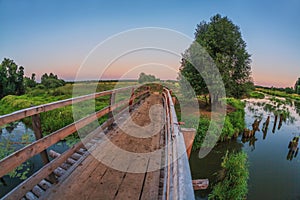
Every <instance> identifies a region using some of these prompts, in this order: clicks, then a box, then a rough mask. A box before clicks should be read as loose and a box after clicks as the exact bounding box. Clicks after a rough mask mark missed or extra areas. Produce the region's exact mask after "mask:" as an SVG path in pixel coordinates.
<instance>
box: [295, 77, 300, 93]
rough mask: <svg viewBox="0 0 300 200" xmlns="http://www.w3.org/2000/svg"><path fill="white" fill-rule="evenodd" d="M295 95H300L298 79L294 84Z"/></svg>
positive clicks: (299, 81)
mask: <svg viewBox="0 0 300 200" xmlns="http://www.w3.org/2000/svg"><path fill="white" fill-rule="evenodd" d="M295 93H297V94H300V78H298V80H297V81H296V83H295Z"/></svg>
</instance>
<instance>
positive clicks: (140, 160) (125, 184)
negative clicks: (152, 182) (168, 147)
mask: <svg viewBox="0 0 300 200" xmlns="http://www.w3.org/2000/svg"><path fill="white" fill-rule="evenodd" d="M148 162H149V160H148V159H146V158H144V157H137V158H136V159H135V160H133V161H132V162H131V164H130V166H129V170H128V171H134V169H136V168H138V169H139V171H144V173H128V172H127V173H126V175H125V177H124V179H123V181H122V184H121V185H120V188H119V189H118V193H117V195H116V197H115V199H117V200H123V199H124V200H125V199H128V200H129V199H139V198H140V196H141V192H142V188H143V184H144V179H145V175H146V174H145V172H146V170H147V167H148V164H149V163H148Z"/></svg>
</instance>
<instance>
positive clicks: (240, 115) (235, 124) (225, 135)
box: [182, 98, 245, 150]
mask: <svg viewBox="0 0 300 200" xmlns="http://www.w3.org/2000/svg"><path fill="white" fill-rule="evenodd" d="M226 102H227V105H228V106H227V107H228V112H227V114H226V117H225V121H224V125H223V128H222V129H220V127H219V126H218V124H217V123H216V122H214V121H211V119H210V117H209V116H201V117H200V119H198V118H197V117H195V116H193V115H190V116H186V117H184V118H183V119H182V121H184V122H185V127H191V128H197V134H196V136H195V140H194V143H193V150H197V149H199V148H201V147H211V145H215V144H210V143H204V138H205V136H206V135H207V131H208V128H209V126H211V129H210V130H211V131H210V132H209V134H210V137H215V139H217V140H219V141H220V142H222V141H226V140H230V139H232V138H233V137H237V136H238V135H239V134H240V133H241V132H242V131H243V130H244V128H245V118H244V116H245V111H244V107H245V103H244V102H242V101H240V100H238V99H234V98H227V99H226ZM229 109H230V111H229ZM198 122H199V124H198V127H197V123H198ZM220 132H221V134H220ZM216 137H219V138H216Z"/></svg>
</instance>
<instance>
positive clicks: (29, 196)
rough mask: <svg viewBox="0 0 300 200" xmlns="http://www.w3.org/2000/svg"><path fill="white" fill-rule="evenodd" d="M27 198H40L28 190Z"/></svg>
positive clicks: (31, 199) (32, 199)
mask: <svg viewBox="0 0 300 200" xmlns="http://www.w3.org/2000/svg"><path fill="white" fill-rule="evenodd" d="M25 197H26V199H28V200H36V199H38V198H37V197H36V196H35V195H34V194H33V193H32V192H27V193H26V195H25Z"/></svg>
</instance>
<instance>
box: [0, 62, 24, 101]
mask: <svg viewBox="0 0 300 200" xmlns="http://www.w3.org/2000/svg"><path fill="white" fill-rule="evenodd" d="M23 78H24V68H23V67H22V66H20V67H19V66H18V65H17V64H16V63H15V62H14V61H13V60H10V59H7V58H4V60H3V61H2V63H1V64H0V98H2V97H4V96H6V95H9V94H16V95H21V94H24V93H25V88H24V81H23Z"/></svg>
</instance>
